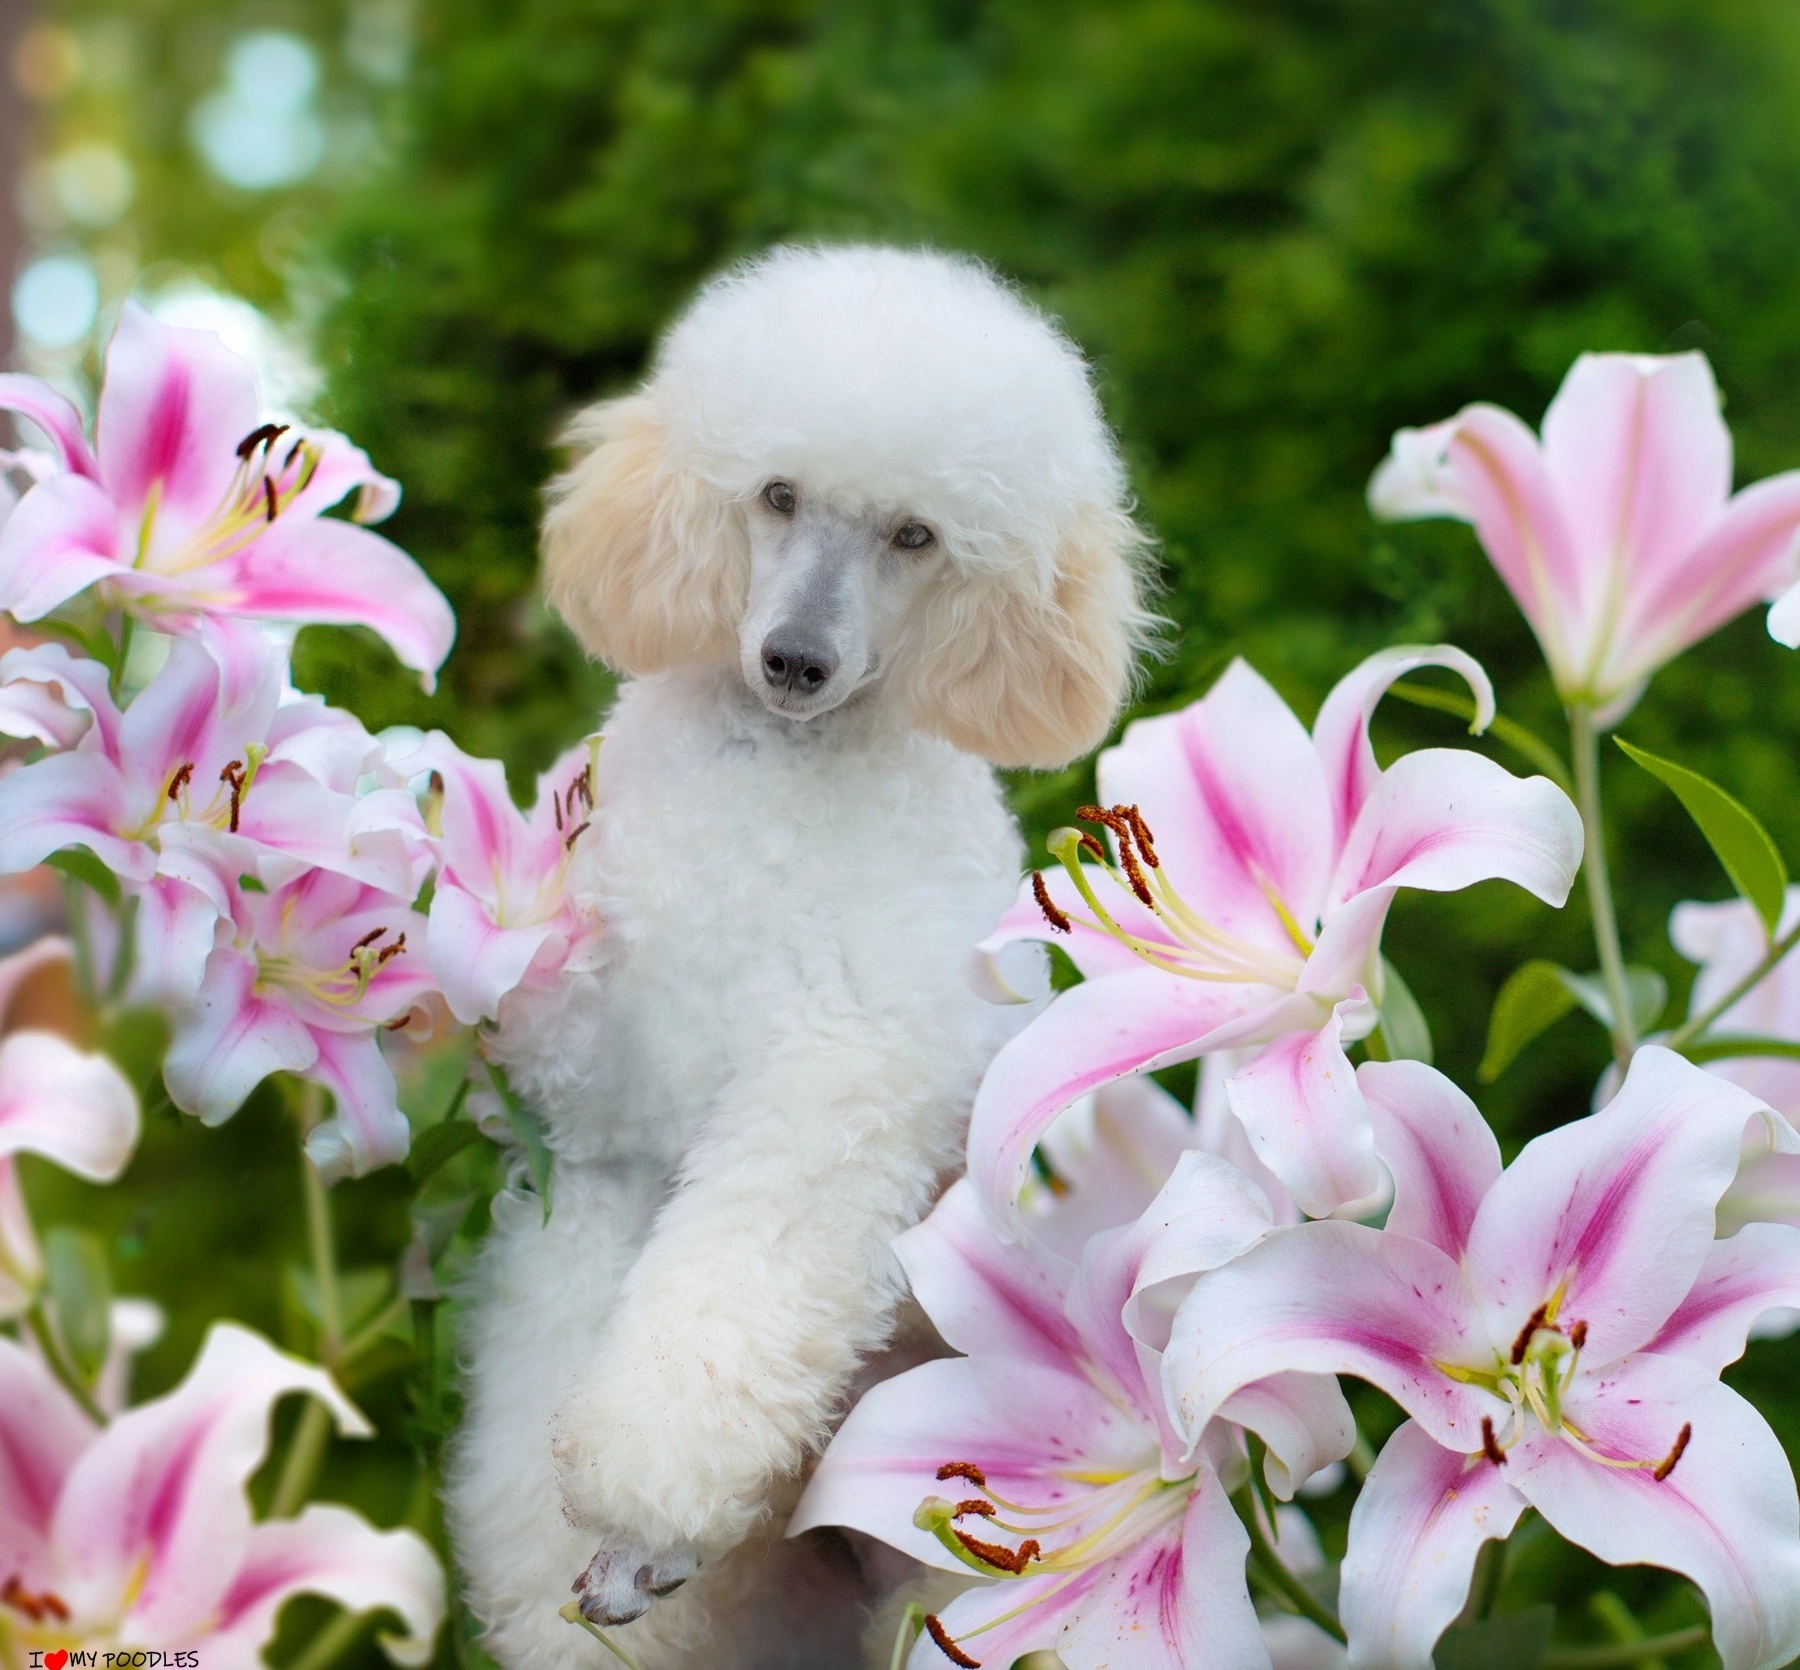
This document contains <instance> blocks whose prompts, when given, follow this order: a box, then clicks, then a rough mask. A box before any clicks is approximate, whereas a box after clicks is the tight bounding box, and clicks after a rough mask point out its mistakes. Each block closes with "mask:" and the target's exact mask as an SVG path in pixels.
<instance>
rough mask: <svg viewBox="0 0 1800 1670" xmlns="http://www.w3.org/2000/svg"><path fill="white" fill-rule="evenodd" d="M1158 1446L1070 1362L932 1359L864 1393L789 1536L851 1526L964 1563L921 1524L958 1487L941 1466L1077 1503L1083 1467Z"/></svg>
mask: <svg viewBox="0 0 1800 1670" xmlns="http://www.w3.org/2000/svg"><path fill="white" fill-rule="evenodd" d="M1154 1444H1155V1439H1154V1436H1153V1435H1152V1434H1151V1433H1150V1432H1149V1430H1148V1429H1147V1428H1146V1427H1145V1425H1144V1423H1143V1422H1142V1421H1141V1420H1139V1419H1135V1418H1133V1417H1131V1416H1128V1415H1127V1414H1125V1413H1124V1412H1123V1411H1122V1410H1120V1409H1119V1408H1118V1406H1117V1405H1116V1404H1114V1403H1113V1402H1112V1401H1111V1400H1109V1399H1108V1398H1106V1397H1104V1396H1102V1395H1101V1393H1100V1392H1099V1391H1098V1390H1097V1389H1096V1388H1095V1387H1094V1386H1092V1385H1091V1384H1089V1382H1088V1381H1087V1380H1085V1379H1083V1378H1081V1377H1080V1376H1078V1375H1075V1374H1072V1373H1069V1372H1067V1371H1066V1370H1057V1369H1050V1368H1047V1367H1045V1366H1043V1365H1041V1364H1037V1363H1033V1362H1031V1361H1029V1360H1028V1359H1020V1358H1011V1357H996V1356H987V1355H983V1356H980V1357H956V1358H950V1359H945V1360H940V1361H937V1362H931V1363H923V1364H921V1365H920V1366H919V1367H918V1368H915V1369H908V1370H907V1371H906V1373H904V1374H901V1375H896V1376H895V1377H894V1378H893V1379H892V1380H884V1381H882V1382H881V1383H880V1384H879V1385H877V1386H874V1387H872V1388H870V1390H869V1391H867V1392H866V1393H864V1394H863V1397H862V1400H861V1401H860V1402H859V1403H858V1404H857V1405H856V1407H855V1408H854V1409H852V1410H851V1411H850V1414H849V1417H848V1418H847V1419H846V1420H845V1422H844V1424H843V1426H842V1428H840V1429H839V1432H838V1435H837V1437H836V1438H834V1439H833V1440H832V1442H831V1447H830V1449H829V1450H827V1451H826V1453H825V1458H824V1459H823V1460H822V1461H821V1462H820V1463H819V1466H818V1470H817V1471H816V1472H815V1473H814V1474H813V1477H812V1482H811V1483H810V1484H808V1485H807V1487H806V1493H805V1495H803V1496H802V1497H801V1498H800V1505H799V1506H798V1507H797V1508H796V1509H795V1510H794V1517H793V1518H792V1520H791V1521H789V1524H788V1535H789V1536H798V1535H799V1534H800V1533H801V1532H802V1531H807V1530H811V1529H812V1527H813V1526H815V1525H846V1526H849V1527H850V1528H851V1529H853V1530H858V1531H866V1532H867V1533H868V1534H869V1535H870V1536H872V1537H878V1538H880V1539H881V1541H883V1542H885V1543H887V1544H889V1545H890V1546H892V1547H894V1548H898V1549H900V1550H901V1551H902V1552H903V1553H906V1554H910V1555H911V1556H912V1557H913V1558H914V1559H915V1560H922V1561H924V1563H925V1564H926V1565H929V1566H937V1567H939V1568H940V1569H942V1570H945V1571H955V1572H964V1571H967V1570H968V1568H967V1567H966V1566H965V1565H963V1564H962V1562H961V1561H959V1560H958V1559H957V1558H956V1556H955V1555H953V1554H951V1553H950V1552H949V1551H948V1550H947V1549H945V1547H944V1545H943V1544H942V1543H940V1542H939V1541H938V1540H937V1538H936V1537H934V1536H933V1535H932V1534H931V1533H930V1532H929V1531H924V1530H921V1529H919V1527H918V1526H917V1525H915V1524H914V1523H913V1513H914V1511H915V1510H916V1509H917V1508H918V1506H919V1504H920V1503H921V1502H923V1501H924V1500H925V1498H926V1497H928V1496H945V1495H955V1494H957V1492H958V1489H959V1486H958V1483H957V1481H956V1480H954V1479H952V1480H950V1481H948V1482H946V1481H943V1480H940V1479H939V1478H938V1469H939V1468H941V1467H943V1466H945V1465H946V1464H949V1463H955V1462H967V1463H970V1464H972V1465H974V1466H976V1467H979V1468H980V1469H981V1471H982V1473H983V1475H984V1476H985V1477H986V1479H987V1481H988V1485H989V1488H990V1489H992V1490H994V1491H995V1492H997V1493H998V1494H999V1495H1002V1496H1005V1497H1007V1498H1008V1499H1009V1500H1011V1501H1014V1502H1028V1503H1030V1504H1031V1505H1032V1506H1033V1507H1043V1508H1053V1507H1057V1506H1059V1505H1062V1504H1068V1505H1070V1506H1071V1507H1078V1506H1079V1504H1080V1503H1081V1502H1082V1501H1083V1500H1085V1498H1086V1496H1087V1495H1088V1494H1089V1493H1090V1492H1091V1489H1092V1487H1091V1486H1089V1485H1086V1484H1077V1483H1073V1482H1071V1478H1070V1475H1071V1474H1072V1473H1091V1474H1102V1475H1113V1474H1119V1475H1123V1474H1128V1473H1131V1472H1133V1471H1134V1470H1136V1469H1138V1468H1141V1467H1143V1466H1144V1464H1145V1461H1146V1457H1147V1455H1153V1454H1154ZM1008 1587H1009V1588H1011V1587H1013V1586H1012V1585H1008ZM1023 1650H1024V1649H1021V1651H1023ZM1007 1662H1010V1661H1007Z"/></svg>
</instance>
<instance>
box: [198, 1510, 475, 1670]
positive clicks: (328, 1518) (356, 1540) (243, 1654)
mask: <svg viewBox="0 0 1800 1670" xmlns="http://www.w3.org/2000/svg"><path fill="white" fill-rule="evenodd" d="M298 1594H308V1595H324V1596H325V1597H326V1598H327V1599H329V1600H335V1601H336V1602H337V1603H338V1604H339V1605H340V1606H342V1607H343V1608H344V1609H345V1610H346V1611H347V1612H353V1613H357V1612H375V1611H382V1612H393V1613H395V1614H397V1615H398V1616H399V1618H400V1621H401V1623H402V1624H403V1625H404V1626H405V1633H404V1634H402V1635H384V1636H382V1637H381V1645H382V1648H383V1650H384V1651H385V1652H386V1653H387V1655H388V1657H389V1658H391V1659H392V1660H393V1661H394V1662H395V1663H396V1664H402V1665H421V1664H424V1663H426V1662H427V1661H428V1660H429V1659H430V1657H431V1649H432V1646H433V1644H434V1642H435V1641H436V1639H437V1632H438V1628H439V1626H440V1625H441V1624H442V1622H443V1618H444V1573H443V1570H442V1568H441V1567H440V1566H439V1565H438V1562H437V1556H436V1555H435V1554H433V1553H432V1552H431V1549H430V1547H429V1546H428V1545H427V1544H426V1542H425V1540H424V1539H423V1538H422V1537H421V1536H419V1534H418V1533H417V1532H416V1531H408V1530H397V1531H378V1530H376V1529H375V1527H374V1526H372V1525H371V1524H369V1522H368V1521H367V1520H366V1519H364V1518H363V1517H362V1516H361V1515H360V1514H355V1513H352V1512H351V1511H350V1510H349V1509H348V1508H340V1507H335V1506H332V1505H330V1504H328V1503H323V1502H315V1503H314V1504H313V1505H312V1506H311V1507H309V1508H307V1509H306V1511H305V1512H304V1513H302V1514H301V1515H300V1517H299V1518H298V1519H282V1520H275V1521H273V1522H271V1523H268V1524H264V1525H257V1526H254V1527H253V1528H252V1529H251V1532H250V1537H249V1542H248V1545H247V1546H246V1548H245V1551H244V1560H243V1564H242V1565H240V1566H239V1567H238V1569H237V1575H236V1576H235V1577H234V1578H233V1579H232V1584H231V1588H230V1589H229V1590H228V1591H227V1592H226V1594H225V1597H224V1599H223V1600H222V1601H220V1603H219V1621H218V1625H217V1627H216V1628H215V1629H214V1630H213V1631H212V1632H211V1633H210V1634H208V1635H207V1636H205V1637H204V1638H203V1642H202V1646H201V1648H200V1651H201V1654H202V1656H203V1657H204V1659H205V1661H206V1663H207V1664H208V1665H209V1666H211V1667H213V1670H261V1667H262V1665H263V1662H264V1661H263V1657H262V1649H263V1647H264V1646H266V1645H267V1644H268V1641H269V1638H270V1637H271V1636H272V1635H273V1634H274V1633H275V1622H276V1616H277V1614H278V1613H279V1612H280V1610H281V1607H282V1603H283V1602H284V1601H286V1600H287V1599H288V1597H289V1596H291V1595H298Z"/></svg>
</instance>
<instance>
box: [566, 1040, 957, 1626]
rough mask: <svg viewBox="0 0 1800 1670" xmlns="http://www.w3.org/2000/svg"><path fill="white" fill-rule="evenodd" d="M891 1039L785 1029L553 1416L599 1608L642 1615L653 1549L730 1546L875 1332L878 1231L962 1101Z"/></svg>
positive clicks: (922, 1177)
mask: <svg viewBox="0 0 1800 1670" xmlns="http://www.w3.org/2000/svg"><path fill="white" fill-rule="evenodd" d="M899 1032H900V1029H899V1028H892V1027H890V1028H887V1029H886V1030H885V1032H884V1029H883V1028H882V1027H881V1026H880V1025H878V1024H871V1022H870V1021H869V1020H868V1018H867V1017H866V1016H859V1017H856V1023H855V1024H854V1025H851V1024H846V1025H845V1026H844V1027H843V1028H842V1030H841V1032H840V1031H833V1030H832V1029H830V1028H828V1027H826V1026H824V1025H822V1024H821V1025H815V1026H812V1027H809V1028H805V1029H802V1030H801V1031H799V1032H798V1033H795V1034H790V1035H789V1036H787V1037H786V1038H784V1039H783V1040H782V1041H781V1043H780V1047H778V1048H776V1049H774V1050H772V1051H771V1052H770V1053H769V1055H768V1056H767V1057H766V1058H765V1060H764V1062H763V1064H762V1065H761V1067H760V1068H759V1069H758V1070H757V1071H756V1072H754V1073H753V1074H749V1075H746V1076H745V1077H744V1078H742V1079H740V1080H739V1081H738V1083H737V1084H736V1085H735V1086H734V1087H733V1088H732V1089H731V1090H730V1091H729V1092H727V1094H726V1097H725V1098H724V1100H723V1103H722V1105H721V1107H720V1108H719V1110H718V1111H717V1113H716V1114H715V1116H714V1118H713V1120H712V1122H711V1123H710V1124H709V1126H708V1128H707V1131H706V1133H705V1134H704V1136H703V1138H702V1139H701V1141H700V1142H699V1143H698V1145H697V1146H696V1148H695V1149H694V1151H693V1152H692V1153H691V1154H690V1156H689V1158H688V1161H687V1163H686V1165H685V1167H684V1170H683V1174H682V1178H681V1182H680V1186H679V1187H678V1189H677V1191H676V1193H675V1194H674V1196H673V1197H672V1198H671V1199H670V1201H669V1203H668V1204H667V1206H665V1207H664V1209H663V1211H662V1213H661V1215H660V1217H659V1218H658V1221H657V1226H656V1230H655V1233H654V1234H653V1235H652V1237H651V1239H650V1242H649V1244H648V1245H647V1246H646V1248H645V1250H644V1252H643V1255H642V1256H641V1257H640V1259H639V1260H638V1262H637V1264H636V1266H635V1267H634V1268H633V1269H632V1271H631V1274H630V1276H629V1277H628V1278H627V1280H626V1284H625V1289H624V1292H623V1293H622V1295H621V1296H620V1300H619V1303H618V1305H617V1306H616V1307H615V1309H614V1312H613V1314H612V1316H611V1318H610V1319H609V1320H608V1323H607V1326H606V1329H605V1332H604V1334H603V1337H602V1339H601V1344H600V1349H599V1351H598V1353H597V1354H596V1357H595V1360H594V1363H593V1365H592V1367H591V1369H590V1371H589V1374H588V1376H587V1378H586V1379H585V1381H584V1383H583V1385H582V1386H581V1387H580V1389H579V1390H578V1391H577V1392H576V1394H575V1395H574V1397H573V1398H572V1399H571V1400H570V1401H569V1402H568V1403H567V1404H566V1405H565V1406H564V1407H563V1408H562V1409H561V1410H560V1411H559V1412H558V1414H557V1416H556V1418H555V1421H554V1423H553V1425H554V1431H555V1452H556V1459H557V1464H558V1472H559V1475H560V1478H561V1482H562V1486H563V1492H564V1495H565V1497H566V1499H567V1502H568V1504H569V1509H570V1513H571V1517H572V1518H573V1519H574V1520H575V1521H576V1522H577V1523H579V1524H581V1525H583V1526H585V1527H588V1528H589V1529H590V1530H591V1532H592V1541H591V1542H590V1545H589V1552H590V1553H591V1552H592V1550H593V1548H594V1546H595V1545H597V1546H598V1547H599V1550H600V1555H599V1557H598V1558H597V1560H596V1562H595V1563H594V1564H593V1565H587V1561H586V1560H585V1558H584V1560H583V1561H582V1562H581V1563H580V1565H578V1566H577V1567H576V1568H574V1569H572V1570H571V1571H570V1572H569V1574H568V1575H569V1576H570V1577H573V1576H575V1574H576V1570H579V1569H581V1566H583V1565H585V1566H587V1569H588V1571H589V1572H590V1573H591V1574H592V1577H593V1580H592V1581H590V1582H588V1583H587V1584H586V1585H585V1586H584V1589H583V1592H582V1597H581V1598H582V1603H583V1607H584V1610H586V1611H587V1613H588V1615H589V1616H590V1617H591V1618H593V1619H594V1621H596V1622H601V1621H604V1620H605V1619H607V1618H609V1617H623V1616H635V1615H638V1612H639V1611H640V1610H641V1605H642V1604H647V1600H646V1598H645V1597H646V1585H644V1584H640V1583H637V1582H636V1581H635V1577H636V1573H637V1571H638V1570H639V1569H642V1568H643V1567H644V1566H646V1565H651V1562H652V1560H661V1561H669V1562H674V1563H680V1562H681V1561H683V1560H686V1559H692V1558H699V1559H702V1560H704V1559H707V1558H709V1557H711V1556H712V1555H713V1554H715V1553H717V1552H719V1551H722V1550H723V1549H726V1548H729V1547H730V1546H732V1545H733V1544H735V1543H737V1542H738V1541H739V1540H741V1539H742V1538H743V1536H744V1535H745V1534H746V1533H747V1532H748V1531H749V1530H750V1529H751V1528H752V1527H753V1526H754V1525H755V1524H756V1522H757V1521H758V1519H759V1518H760V1517H761V1516H762V1515H763V1512H764V1509H765V1504H766V1502H767V1499H768V1496H769V1492H770V1490H771V1487H772V1486H773V1485H774V1484H775V1482H776V1481H777V1480H779V1479H780V1478H782V1477H783V1476H786V1475H790V1474H791V1473H792V1472H793V1471H794V1469H795V1468H796V1467H797V1466H798V1465H799V1464H800V1462H801V1460H802V1459H803V1457H804V1455H805V1454H806V1452H807V1450H808V1449H809V1447H811V1446H812V1445H814V1444H815V1443H816V1442H817V1441H818V1440H819V1439H820V1437H821V1436H822V1435H823V1433H824V1431H825V1429H826V1426H827V1424H828V1422H829V1420H830V1418H831V1416H832V1415H833V1413H834V1412H835V1410H836V1408H837V1406H838V1404H839V1402H840V1400H841V1398H842V1396H843V1394H844V1392H845V1389H846V1387H847V1386H848V1384H849V1381H850V1378H851V1376H852V1374H853V1373H854V1371H855V1368H856V1365H857V1363H858V1361H859V1359H860V1358H861V1357H862V1356H863V1355H864V1354H865V1353H867V1352H868V1351H870V1350H871V1349H873V1348H874V1347H875V1346H877V1345H879V1344H880V1343H881V1341H882V1340H883V1338H884V1337H885V1333H886V1330H887V1327H888V1319H889V1315H890V1313H891V1311H892V1308H893V1304H894V1301H895V1298H896V1296H897V1293H898V1291H899V1288H900V1280H899V1268H898V1265H897V1263H896V1262H895V1260H894V1257H893V1254H892V1251H891V1243H892V1241H893V1238H894V1236H895V1235H896V1234H897V1233H898V1232H899V1231H900V1230H901V1229H903V1228H905V1227H907V1226H908V1225H909V1224H910V1223H912V1222H915V1221H916V1220H917V1218H918V1217H919V1216H920V1215H921V1213H922V1212H923V1211H924V1209H925V1208H926V1206H927V1205H928V1204H929V1200H930V1195H931V1192H932V1188H933V1185H934V1182H935V1179H936V1177H937V1175H938V1174H939V1172H940V1171H941V1169H942V1168H943V1167H944V1166H945V1165H946V1164H947V1162H948V1161H949V1160H950V1159H951V1158H952V1156H953V1153H954V1148H955V1142H956V1138H957V1135H958V1132H959V1127H960V1113H961V1108H960V1106H959V1103H958V1098H957V1096H956V1095H955V1094H954V1093H953V1092H950V1091H948V1090H947V1088H946V1086H944V1085H943V1084H942V1083H941V1082H937V1081H936V1080H934V1078H933V1075H932V1070H931V1069H932V1058H933V1056H934V1055H935V1052H934V1051H932V1050H931V1049H930V1047H929V1045H928V1044H926V1043H925V1042H924V1041H923V1040H918V1039H915V1038H912V1037H910V1036H900V1035H899ZM621 1556H622V1557H624V1559H620V1558H619V1557H621ZM624 1560H635V1561H637V1562H638V1564H637V1565H636V1566H634V1567H633V1576H634V1582H633V1585H632V1592H631V1593H629V1594H627V1593H625V1591H624V1589H623V1588H622V1586H621V1585H619V1584H618V1583H617V1582H616V1581H615V1580H614V1573H615V1570H622V1569H623V1564H624ZM654 1569H656V1568H655V1567H654V1566H652V1571H654ZM670 1569H672V1566H671V1568H670ZM565 1581H566V1579H565Z"/></svg>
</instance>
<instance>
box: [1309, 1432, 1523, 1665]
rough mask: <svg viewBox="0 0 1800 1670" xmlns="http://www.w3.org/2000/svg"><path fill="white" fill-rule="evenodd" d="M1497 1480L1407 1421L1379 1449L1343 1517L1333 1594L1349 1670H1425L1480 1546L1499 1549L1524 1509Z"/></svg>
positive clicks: (1485, 1465)
mask: <svg viewBox="0 0 1800 1670" xmlns="http://www.w3.org/2000/svg"><path fill="white" fill-rule="evenodd" d="M1506 1473H1507V1470H1506V1469H1505V1468H1503V1467H1496V1466H1494V1464H1493V1463H1492V1462H1490V1461H1488V1460H1487V1459H1486V1457H1484V1456H1483V1455H1481V1454H1479V1453H1477V1454H1475V1455H1473V1456H1468V1455H1464V1454H1462V1453H1461V1451H1459V1450H1447V1449H1445V1448H1444V1447H1443V1446H1442V1445H1441V1444H1439V1443H1437V1442H1436V1441H1435V1440H1434V1439H1433V1438H1432V1437H1431V1435H1430V1434H1429V1433H1428V1432H1426V1431H1425V1429H1424V1428H1423V1427H1422V1426H1420V1425H1419V1424H1418V1423H1417V1422H1416V1421H1408V1422H1407V1423H1406V1424H1405V1425H1404V1426H1403V1427H1401V1428H1400V1430H1399V1431H1398V1432H1396V1433H1395V1434H1394V1435H1393V1437H1392V1438H1390V1439H1389V1440H1388V1441H1387V1443H1386V1444H1385V1445H1383V1446H1382V1451H1381V1454H1380V1455H1379V1456H1378V1457H1377V1458H1376V1461H1375V1465H1374V1467H1373V1468H1371V1469H1370V1471H1369V1476H1368V1478H1367V1479H1366V1480H1364V1482H1363V1488H1362V1494H1361V1495H1360V1496H1358V1497H1357V1499H1356V1506H1355V1507H1354V1508H1353V1509H1352V1510H1351V1513H1350V1546H1349V1548H1348V1549H1347V1550H1346V1551H1345V1554H1344V1568H1343V1578H1342V1588H1341V1590H1340V1591H1339V1606H1340V1608H1341V1616H1342V1618H1343V1620H1344V1631H1345V1633H1346V1634H1347V1635H1348V1636H1349V1637H1350V1664H1351V1666H1352V1667H1353V1670H1432V1663H1433V1661H1432V1656H1431V1655H1432V1649H1433V1648H1434V1647H1435V1646H1436V1645H1437V1639H1438V1637H1439V1636H1440V1635H1442V1634H1443V1633H1444V1630H1445V1629H1446V1628H1447V1627H1448V1626H1449V1625H1450V1624H1451V1623H1452V1622H1453V1621H1454V1620H1455V1618H1456V1615H1457V1613H1459V1612H1460V1611H1462V1609H1463V1602H1464V1601H1465V1600H1466V1599H1467V1598H1468V1593H1469V1579H1470V1577H1471V1575H1472V1574H1473V1572H1474V1569H1475V1556H1476V1555H1477V1554H1479V1553H1480V1552H1481V1545H1482V1544H1483V1543H1485V1542H1488V1541H1490V1540H1494V1539H1499V1540H1502V1541H1504V1540H1505V1538H1507V1537H1508V1536H1510V1535H1511V1534H1512V1528H1513V1527H1514V1526H1515V1525H1516V1524H1518V1522H1519V1515H1520V1514H1522V1513H1523V1512H1524V1511H1525V1507H1526V1502H1525V1498H1524V1497H1523V1496H1521V1495H1520V1494H1519V1493H1518V1491H1516V1490H1514V1489H1513V1487H1512V1486H1511V1484H1509V1483H1508V1482H1507V1477H1506Z"/></svg>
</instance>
